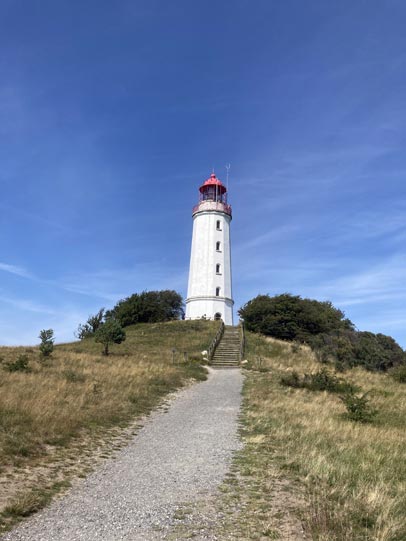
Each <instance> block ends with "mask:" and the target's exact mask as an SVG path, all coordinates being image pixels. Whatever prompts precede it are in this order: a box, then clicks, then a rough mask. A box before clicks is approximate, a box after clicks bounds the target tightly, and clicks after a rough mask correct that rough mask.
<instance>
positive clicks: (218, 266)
mask: <svg viewBox="0 0 406 541" xmlns="http://www.w3.org/2000/svg"><path fill="white" fill-rule="evenodd" d="M216 274H221V267H220V263H217V264H216Z"/></svg>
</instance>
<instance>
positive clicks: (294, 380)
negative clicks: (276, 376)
mask: <svg viewBox="0 0 406 541" xmlns="http://www.w3.org/2000/svg"><path fill="white" fill-rule="evenodd" d="M279 381H280V384H281V385H285V387H295V388H297V389H299V388H302V387H303V384H302V380H301V379H300V376H299V374H298V373H297V372H296V370H294V371H293V372H291V373H290V374H287V375H286V376H282V377H281V379H280V380H279Z"/></svg>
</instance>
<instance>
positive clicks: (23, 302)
mask: <svg viewBox="0 0 406 541" xmlns="http://www.w3.org/2000/svg"><path fill="white" fill-rule="evenodd" d="M0 301H1V302H4V303H7V304H9V305H11V306H13V307H14V308H17V309H19V310H23V311H25V312H27V311H28V312H34V313H37V314H55V310H54V309H53V308H50V307H49V306H45V305H43V304H39V303H36V302H34V301H31V300H29V299H16V298H12V297H5V296H3V295H2V296H0Z"/></svg>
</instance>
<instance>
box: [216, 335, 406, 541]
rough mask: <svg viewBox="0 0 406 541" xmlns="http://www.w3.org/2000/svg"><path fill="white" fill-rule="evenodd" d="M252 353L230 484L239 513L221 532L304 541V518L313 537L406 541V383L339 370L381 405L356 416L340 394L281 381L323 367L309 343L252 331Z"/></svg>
mask: <svg viewBox="0 0 406 541" xmlns="http://www.w3.org/2000/svg"><path fill="white" fill-rule="evenodd" d="M246 358H247V359H248V360H249V364H248V369H247V371H246V374H247V378H246V382H245V388H244V406H243V416H242V423H243V429H242V434H243V439H244V441H245V443H246V445H245V447H244V449H243V450H242V451H241V452H240V453H239V454H238V456H237V457H236V460H235V465H234V469H235V473H234V474H233V475H231V476H230V479H229V482H228V483H226V485H225V487H224V490H225V493H226V495H225V500H224V502H225V503H224V502H223V504H224V505H225V506H226V509H228V512H230V516H231V517H232V518H231V522H228V523H227V525H226V526H224V528H225V530H222V532H220V533H219V535H220V537H219V538H222V537H221V536H222V535H225V531H226V532H227V534H230V533H233V534H234V536H235V538H237V539H266V538H271V539H278V538H279V536H280V535H283V534H284V536H283V537H282V538H289V539H296V537H295V533H294V532H295V528H296V529H297V524H299V525H300V523H301V524H303V525H304V528H305V533H306V538H307V539H314V540H326V541H327V540H328V541H350V540H351V541H354V540H358V539H360V540H361V539H362V540H364V541H367V540H371V541H372V540H374V541H401V540H404V539H406V522H405V510H406V445H405V444H406V437H405V434H406V431H405V429H406V385H405V384H400V383H397V382H395V381H394V380H393V379H392V378H391V377H390V375H388V374H386V375H385V374H378V373H372V372H367V371H365V370H363V369H359V368H358V369H352V370H348V371H346V372H345V373H343V374H342V373H340V374H337V377H340V378H342V379H344V380H345V381H347V382H349V383H351V384H353V385H357V386H358V387H360V388H361V389H362V392H366V391H369V394H368V395H367V397H368V399H369V401H370V404H371V405H372V407H373V408H374V409H376V410H377V415H376V417H375V418H374V420H373V421H372V422H367V423H362V422H355V421H352V420H350V419H349V418H348V414H347V411H346V408H345V406H344V403H343V402H342V401H341V400H340V398H339V393H338V394H337V393H332V392H327V391H322V392H320V391H311V390H309V389H305V388H293V387H289V386H286V385H282V384H281V378H285V380H286V379H287V380H288V381H289V379H290V378H289V377H287V376H291V374H292V372H293V371H297V372H298V373H299V374H300V375H303V374H305V373H308V374H309V373H316V372H318V371H320V369H321V368H322V365H321V364H320V363H319V362H317V361H316V360H315V357H314V354H313V353H312V352H311V350H310V349H308V348H307V347H304V346H299V345H298V344H295V343H287V342H281V341H278V340H274V339H272V338H265V337H262V336H260V335H254V334H251V333H247V348H246ZM236 502H237V507H238V509H239V513H238V514H237V515H236V516H235V514H234V513H233V512H232V510H233V509H235V505H236ZM289 517H291V518H290V519H289ZM296 519H297V522H296V526H295V520H296ZM289 521H290V524H287V522H289ZM226 522H227V521H226ZM233 538H234V537H233ZM298 538H300V539H301V538H302V537H298Z"/></svg>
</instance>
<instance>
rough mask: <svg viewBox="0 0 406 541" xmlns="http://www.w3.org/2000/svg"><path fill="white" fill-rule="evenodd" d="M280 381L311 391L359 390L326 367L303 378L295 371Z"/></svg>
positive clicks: (289, 385) (340, 391)
mask: <svg viewBox="0 0 406 541" xmlns="http://www.w3.org/2000/svg"><path fill="white" fill-rule="evenodd" d="M280 383H281V384H282V385H285V386H287V387H296V388H297V389H308V390H309V391H327V392H329V393H347V392H355V391H358V390H359V389H358V387H356V386H355V385H352V384H351V383H349V382H348V381H345V380H343V379H341V378H338V377H337V376H336V375H335V374H332V373H330V372H329V371H328V370H326V369H325V368H322V369H321V370H319V371H318V372H316V373H314V374H304V375H303V377H302V378H301V377H300V376H299V374H298V373H297V372H295V371H294V372H292V373H291V374H289V375H288V376H283V377H282V378H281V379H280Z"/></svg>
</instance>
